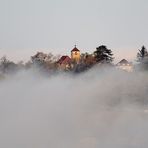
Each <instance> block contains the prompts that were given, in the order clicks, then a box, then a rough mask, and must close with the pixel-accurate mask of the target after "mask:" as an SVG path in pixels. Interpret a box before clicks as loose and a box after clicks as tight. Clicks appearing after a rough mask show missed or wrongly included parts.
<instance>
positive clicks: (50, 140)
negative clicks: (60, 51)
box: [0, 67, 148, 148]
mask: <svg viewBox="0 0 148 148" xmlns="http://www.w3.org/2000/svg"><path fill="white" fill-rule="evenodd" d="M147 96H148V79H147V73H146V72H133V73H127V72H124V71H121V70H116V69H113V68H108V69H105V68H98V67H95V68H93V69H91V70H90V71H87V72H86V73H82V74H77V75H74V74H66V73H61V74H56V75H55V76H50V77H47V76H43V75H41V74H37V73H36V71H34V70H30V71H29V70H28V71H22V72H19V73H18V74H16V75H15V76H7V78H6V79H5V80H1V81H0V147H1V148H108V147H109V148H125V147H126V148H147V146H148V141H147V135H148V126H147V125H148V97H147Z"/></svg>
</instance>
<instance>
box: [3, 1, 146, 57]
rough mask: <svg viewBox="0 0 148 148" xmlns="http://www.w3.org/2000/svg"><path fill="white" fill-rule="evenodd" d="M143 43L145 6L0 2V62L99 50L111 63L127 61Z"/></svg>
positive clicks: (144, 42) (103, 3) (114, 2)
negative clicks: (109, 51)
mask: <svg viewBox="0 0 148 148" xmlns="http://www.w3.org/2000/svg"><path fill="white" fill-rule="evenodd" d="M147 39H148V0H0V57H1V56H2V55H3V54H6V55H7V56H8V57H10V58H13V59H14V58H16V59H18V60H22V59H25V58H28V59H29V56H30V55H32V54H34V53H35V52H36V51H44V52H53V53H54V54H69V51H70V50H71V49H72V48H73V47H74V45H75V44H77V46H78V48H79V49H80V50H81V51H82V52H86V51H88V52H93V51H94V50H95V48H96V47H97V46H99V45H101V44H105V45H107V47H108V48H110V49H112V50H113V52H114V54H115V57H116V58H117V59H119V58H123V57H125V58H128V59H130V58H131V59H132V58H134V57H135V56H136V53H137V50H138V48H140V47H141V46H142V45H145V46H147V47H148V40H147Z"/></svg>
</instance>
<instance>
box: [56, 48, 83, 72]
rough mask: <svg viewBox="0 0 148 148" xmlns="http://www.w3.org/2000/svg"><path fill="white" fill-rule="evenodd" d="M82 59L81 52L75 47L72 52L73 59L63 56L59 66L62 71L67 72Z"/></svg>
mask: <svg viewBox="0 0 148 148" xmlns="http://www.w3.org/2000/svg"><path fill="white" fill-rule="evenodd" d="M80 59H81V53H80V50H79V49H78V48H77V47H76V45H75V47H74V48H73V49H72V50H71V57H69V56H67V55H65V56H62V57H61V58H60V59H59V61H58V62H57V64H58V67H59V68H60V69H64V70H66V69H69V68H72V66H73V64H74V63H76V64H79V62H80Z"/></svg>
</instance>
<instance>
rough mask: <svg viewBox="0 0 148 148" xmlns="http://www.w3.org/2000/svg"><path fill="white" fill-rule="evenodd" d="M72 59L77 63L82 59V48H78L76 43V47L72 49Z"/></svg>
mask: <svg viewBox="0 0 148 148" xmlns="http://www.w3.org/2000/svg"><path fill="white" fill-rule="evenodd" d="M71 60H72V61H73V62H76V63H79V61H80V50H79V49H77V47H76V45H75V48H74V49H72V50H71Z"/></svg>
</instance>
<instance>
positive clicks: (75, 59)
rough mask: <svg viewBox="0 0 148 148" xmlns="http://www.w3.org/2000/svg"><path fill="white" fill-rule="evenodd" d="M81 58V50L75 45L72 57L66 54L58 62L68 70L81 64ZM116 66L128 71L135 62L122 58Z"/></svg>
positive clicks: (130, 70)
mask: <svg viewBox="0 0 148 148" xmlns="http://www.w3.org/2000/svg"><path fill="white" fill-rule="evenodd" d="M80 60H81V53H80V50H79V49H78V48H77V47H76V45H75V47H74V48H73V49H72V50H71V57H69V56H67V55H64V56H62V57H61V58H60V59H59V60H58V62H57V64H58V67H59V68H60V69H63V70H67V69H70V68H72V67H73V65H74V63H75V64H79V62H80ZM115 66H116V68H118V69H122V70H124V71H127V72H132V71H133V64H132V63H130V62H128V61H127V60H126V59H122V60H121V61H120V62H119V63H117V64H116V65H115Z"/></svg>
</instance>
